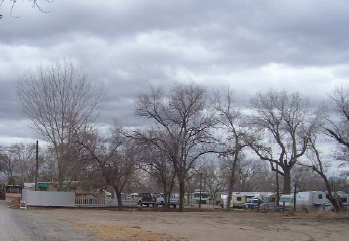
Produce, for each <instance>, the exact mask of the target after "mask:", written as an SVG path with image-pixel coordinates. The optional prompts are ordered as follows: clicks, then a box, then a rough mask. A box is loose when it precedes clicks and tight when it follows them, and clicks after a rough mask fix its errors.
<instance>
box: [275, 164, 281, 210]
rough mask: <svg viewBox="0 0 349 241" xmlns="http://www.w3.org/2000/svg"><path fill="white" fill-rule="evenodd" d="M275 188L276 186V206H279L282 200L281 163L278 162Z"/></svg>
mask: <svg viewBox="0 0 349 241" xmlns="http://www.w3.org/2000/svg"><path fill="white" fill-rule="evenodd" d="M275 182H276V183H275V188H276V206H277V207H279V204H280V203H279V201H280V188H279V164H277V163H276V176H275Z"/></svg>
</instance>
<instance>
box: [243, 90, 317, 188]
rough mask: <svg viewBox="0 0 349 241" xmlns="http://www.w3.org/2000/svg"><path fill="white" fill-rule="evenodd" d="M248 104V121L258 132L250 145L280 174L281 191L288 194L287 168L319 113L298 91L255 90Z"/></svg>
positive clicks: (297, 155)
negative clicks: (258, 134) (282, 186)
mask: <svg viewBox="0 0 349 241" xmlns="http://www.w3.org/2000/svg"><path fill="white" fill-rule="evenodd" d="M251 103H252V111H253V115H252V117H251V119H250V120H251V124H252V126H254V127H255V131H260V134H261V135H260V138H259V140H258V138H255V139H253V140H251V142H250V147H251V148H252V149H253V150H254V152H255V153H256V154H257V156H258V157H259V158H260V159H261V160H266V161H269V162H270V163H271V164H275V165H276V167H277V168H273V170H274V171H277V173H278V174H280V175H282V176H283V177H284V193H290V192H291V170H292V168H293V167H294V165H295V164H296V163H297V161H298V159H299V158H300V157H302V156H303V155H304V154H305V152H306V150H307V146H308V143H309V138H310V136H311V135H312V134H313V132H314V131H315V130H316V128H317V127H318V124H319V120H320V116H319V115H318V114H317V113H315V112H314V111H313V109H312V107H311V105H310V102H309V101H308V99H307V98H304V97H303V96H301V95H300V94H299V93H287V92H286V91H273V90H270V91H269V92H267V93H258V94H257V95H256V97H255V98H254V99H252V101H251ZM278 167H281V170H279V169H278Z"/></svg>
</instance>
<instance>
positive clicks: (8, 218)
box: [0, 200, 97, 241]
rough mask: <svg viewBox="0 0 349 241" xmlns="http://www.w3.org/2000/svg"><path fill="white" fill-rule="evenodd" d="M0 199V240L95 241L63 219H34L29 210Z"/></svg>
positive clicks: (48, 212) (48, 214) (48, 215)
mask: <svg viewBox="0 0 349 241" xmlns="http://www.w3.org/2000/svg"><path fill="white" fill-rule="evenodd" d="M8 206H9V205H8V203H7V202H6V201H2V200H0V241H34V240H35V241H49V240H50V241H95V240H97V239H96V238H94V237H92V236H90V235H89V234H87V233H83V232H81V231H79V230H77V229H75V228H74V227H71V225H70V224H69V223H68V222H65V220H62V221H61V222H57V221H55V220H54V219H53V218H52V217H50V211H49V210H47V217H46V218H45V219H44V220H35V219H34V218H33V217H32V215H31V214H30V213H31V212H32V211H30V210H27V211H25V210H18V209H11V208H9V207H8Z"/></svg>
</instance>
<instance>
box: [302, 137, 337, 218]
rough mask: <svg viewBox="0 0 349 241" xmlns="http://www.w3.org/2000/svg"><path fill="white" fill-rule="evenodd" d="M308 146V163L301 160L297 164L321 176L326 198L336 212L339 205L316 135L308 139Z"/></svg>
mask: <svg viewBox="0 0 349 241" xmlns="http://www.w3.org/2000/svg"><path fill="white" fill-rule="evenodd" d="M309 147H310V148H309V149H310V150H309V155H308V157H309V158H308V159H309V163H304V162H302V163H299V165H302V166H306V167H309V168H311V169H312V170H313V171H314V172H316V173H317V174H319V175H320V176H321V178H322V179H323V181H324V183H325V186H326V190H327V195H328V197H327V198H328V200H330V202H331V203H332V205H333V207H334V208H335V210H336V211H337V212H338V211H339V210H340V205H339V202H338V199H337V198H336V196H335V193H333V192H332V187H331V184H330V182H329V180H328V178H327V176H326V174H325V168H326V166H325V165H324V161H323V160H322V157H321V156H322V155H321V152H320V151H319V150H318V148H317V146H316V136H314V137H312V138H310V139H309Z"/></svg>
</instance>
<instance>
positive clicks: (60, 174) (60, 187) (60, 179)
mask: <svg viewBox="0 0 349 241" xmlns="http://www.w3.org/2000/svg"><path fill="white" fill-rule="evenodd" d="M63 181H64V176H63V170H62V168H59V170H58V191H59V192H63Z"/></svg>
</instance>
